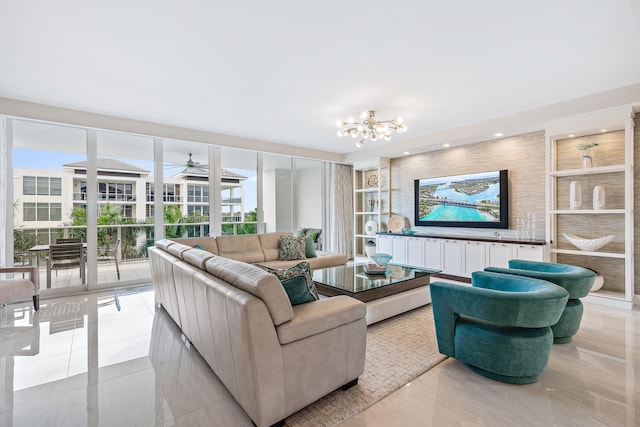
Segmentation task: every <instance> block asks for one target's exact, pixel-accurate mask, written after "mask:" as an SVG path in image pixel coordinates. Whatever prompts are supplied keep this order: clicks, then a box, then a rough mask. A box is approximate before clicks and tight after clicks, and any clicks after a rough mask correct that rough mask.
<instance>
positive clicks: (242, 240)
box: [171, 233, 347, 270]
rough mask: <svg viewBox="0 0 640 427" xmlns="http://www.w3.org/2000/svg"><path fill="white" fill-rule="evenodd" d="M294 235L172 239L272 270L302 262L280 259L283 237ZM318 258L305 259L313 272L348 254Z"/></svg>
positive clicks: (343, 259) (338, 262) (339, 261)
mask: <svg viewBox="0 0 640 427" xmlns="http://www.w3.org/2000/svg"><path fill="white" fill-rule="evenodd" d="M291 235H292V233H265V234H239V235H234V236H218V237H188V238H183V239H171V240H173V241H174V242H178V243H182V244H184V245H187V246H191V247H193V246H195V245H198V246H200V247H202V248H203V249H205V250H207V251H209V252H211V253H212V254H214V255H220V256H223V257H225V258H230V259H235V260H237V261H242V262H247V263H250V264H262V265H266V266H267V267H273V268H289V267H293V266H294V265H296V264H298V263H299V262H300V260H291V261H283V260H281V259H279V257H280V236H291ZM317 254H318V256H317V257H316V258H306V261H308V262H309V265H310V266H311V269H312V270H315V269H318V268H325V267H333V266H336V265H341V264H345V263H346V262H347V256H346V255H345V254H335V253H328V252H321V251H319V252H317Z"/></svg>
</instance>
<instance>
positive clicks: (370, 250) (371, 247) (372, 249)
mask: <svg viewBox="0 0 640 427" xmlns="http://www.w3.org/2000/svg"><path fill="white" fill-rule="evenodd" d="M376 252H377V251H376V242H374V241H373V240H367V241H366V242H365V244H364V253H365V254H367V256H368V257H369V258H371V256H372V255H375V254H376Z"/></svg>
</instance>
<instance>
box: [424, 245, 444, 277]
mask: <svg viewBox="0 0 640 427" xmlns="http://www.w3.org/2000/svg"><path fill="white" fill-rule="evenodd" d="M423 240H424V266H425V267H426V268H433V269H435V270H442V244H441V243H442V240H440V239H423Z"/></svg>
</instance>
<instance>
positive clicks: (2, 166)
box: [0, 117, 13, 267]
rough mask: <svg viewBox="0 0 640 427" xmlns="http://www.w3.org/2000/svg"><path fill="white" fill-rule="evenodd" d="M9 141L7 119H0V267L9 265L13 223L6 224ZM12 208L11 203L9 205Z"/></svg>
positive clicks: (9, 201)
mask: <svg viewBox="0 0 640 427" xmlns="http://www.w3.org/2000/svg"><path fill="white" fill-rule="evenodd" d="M8 157H9V141H8V140H7V119H6V118H5V117H0V267H6V266H8V265H11V264H10V263H9V260H8V257H9V254H8V249H7V242H9V230H8V229H7V227H11V228H13V221H12V222H11V224H8V219H9V218H7V212H8V210H7V209H8V205H9V203H11V200H9V192H10V188H9V186H10V185H13V178H12V177H10V176H9V164H8V161H7V159H8ZM11 207H12V208H13V203H11Z"/></svg>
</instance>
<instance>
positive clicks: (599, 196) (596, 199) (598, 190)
mask: <svg viewBox="0 0 640 427" xmlns="http://www.w3.org/2000/svg"><path fill="white" fill-rule="evenodd" d="M604 206H605V191H604V187H603V186H602V185H596V186H595V187H593V209H604Z"/></svg>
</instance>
